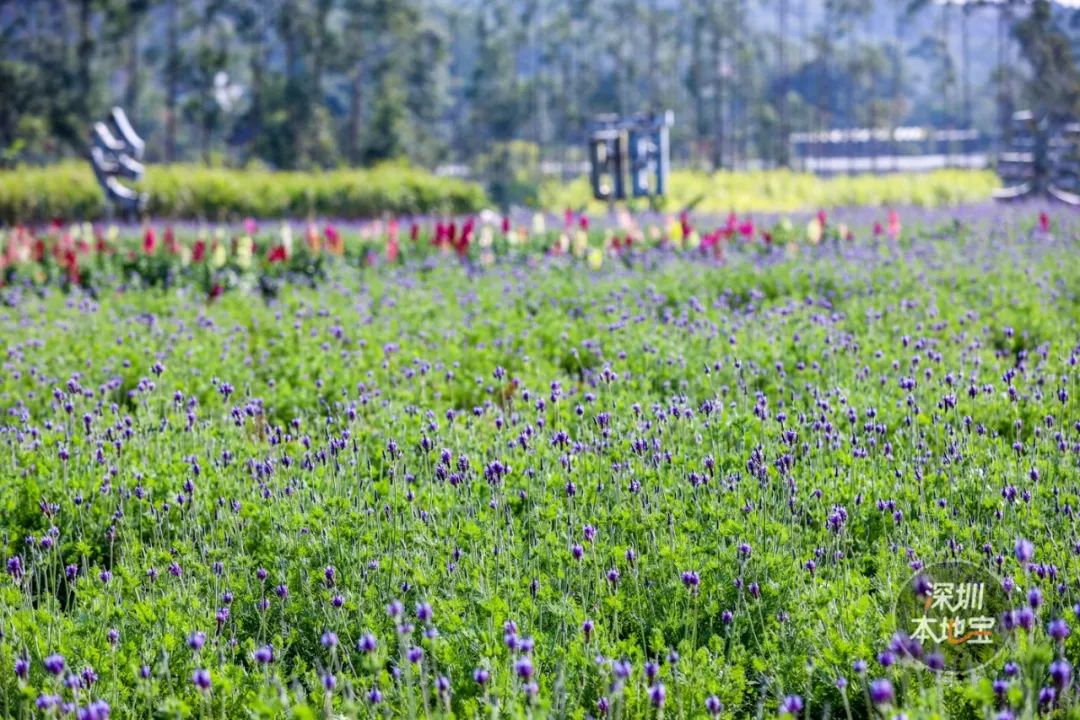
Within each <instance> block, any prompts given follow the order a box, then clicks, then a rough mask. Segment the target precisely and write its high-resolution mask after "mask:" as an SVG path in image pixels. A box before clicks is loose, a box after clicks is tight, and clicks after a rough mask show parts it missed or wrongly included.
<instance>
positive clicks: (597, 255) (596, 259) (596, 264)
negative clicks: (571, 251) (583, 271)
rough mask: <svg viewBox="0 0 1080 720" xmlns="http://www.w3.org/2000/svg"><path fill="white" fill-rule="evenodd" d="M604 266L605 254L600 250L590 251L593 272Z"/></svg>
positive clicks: (590, 265)
mask: <svg viewBox="0 0 1080 720" xmlns="http://www.w3.org/2000/svg"><path fill="white" fill-rule="evenodd" d="M603 264H604V252H603V251H602V250H601V249H600V248H593V249H592V250H590V251H589V267H591V268H592V269H593V270H599V269H600V266H601V265H603Z"/></svg>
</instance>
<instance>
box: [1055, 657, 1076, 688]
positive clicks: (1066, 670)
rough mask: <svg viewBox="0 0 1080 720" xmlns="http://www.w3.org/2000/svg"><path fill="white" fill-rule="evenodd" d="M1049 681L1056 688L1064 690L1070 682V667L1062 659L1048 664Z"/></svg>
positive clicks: (1066, 661) (1067, 662)
mask: <svg viewBox="0 0 1080 720" xmlns="http://www.w3.org/2000/svg"><path fill="white" fill-rule="evenodd" d="M1050 679H1051V680H1053V682H1054V685H1055V686H1057V687H1058V688H1065V687H1067V686H1068V685H1069V683H1071V682H1072V665H1070V664H1069V661H1068V660H1066V659H1064V658H1062V659H1060V660H1055V661H1054V662H1052V663H1050Z"/></svg>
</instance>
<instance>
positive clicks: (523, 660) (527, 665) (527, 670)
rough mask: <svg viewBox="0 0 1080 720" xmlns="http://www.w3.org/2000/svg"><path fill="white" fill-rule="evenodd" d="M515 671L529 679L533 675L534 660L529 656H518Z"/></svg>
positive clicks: (523, 678)
mask: <svg viewBox="0 0 1080 720" xmlns="http://www.w3.org/2000/svg"><path fill="white" fill-rule="evenodd" d="M514 672H515V673H517V676H518V677H519V678H521V679H522V680H529V679H530V678H531V677H532V676H533V664H532V660H530V659H529V658H528V656H525V657H520V658H518V660H517V662H515V663H514Z"/></svg>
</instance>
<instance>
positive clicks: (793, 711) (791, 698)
mask: <svg viewBox="0 0 1080 720" xmlns="http://www.w3.org/2000/svg"><path fill="white" fill-rule="evenodd" d="M802 709H803V701H802V698H801V697H799V696H798V695H788V696H787V697H786V698H784V701H783V702H781V703H780V713H781V714H782V715H792V716H794V717H798V715H799V713H801V712H802Z"/></svg>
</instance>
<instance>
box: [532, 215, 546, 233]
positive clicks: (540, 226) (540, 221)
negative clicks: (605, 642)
mask: <svg viewBox="0 0 1080 720" xmlns="http://www.w3.org/2000/svg"><path fill="white" fill-rule="evenodd" d="M546 228H547V225H546V223H545V222H544V214H543V213H536V214H535V215H533V219H532V230H533V232H534V233H536V234H537V235H542V234H543V232H544V230H545V229H546Z"/></svg>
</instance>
